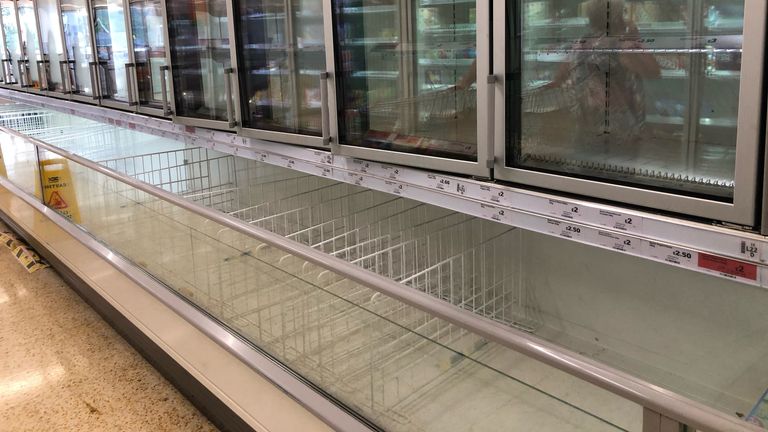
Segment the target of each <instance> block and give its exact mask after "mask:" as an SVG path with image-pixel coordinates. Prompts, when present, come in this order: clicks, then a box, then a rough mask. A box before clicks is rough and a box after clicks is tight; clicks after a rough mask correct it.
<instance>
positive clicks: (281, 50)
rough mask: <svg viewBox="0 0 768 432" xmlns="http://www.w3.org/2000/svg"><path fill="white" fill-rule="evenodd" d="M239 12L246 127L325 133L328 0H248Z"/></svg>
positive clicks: (308, 141)
mask: <svg viewBox="0 0 768 432" xmlns="http://www.w3.org/2000/svg"><path fill="white" fill-rule="evenodd" d="M237 13H238V18H237V27H238V28H237V36H238V38H239V44H238V46H239V48H240V49H239V50H238V51H239V52H238V54H239V55H238V70H239V71H240V78H241V80H240V81H241V83H242V92H243V94H242V95H241V100H242V103H243V106H242V111H243V114H244V115H243V127H244V128H247V129H258V130H262V131H272V132H284V133H288V134H301V135H310V136H313V137H320V136H321V134H322V112H321V111H322V104H323V100H322V92H321V88H320V85H321V74H322V73H324V72H326V66H325V62H326V58H325V39H324V29H323V5H322V2H319V1H317V0H285V1H277V2H276V1H274V0H272V1H267V0H243V1H240V2H239V7H238V10H237ZM246 133H247V131H246ZM253 135H254V136H257V137H264V138H268V137H269V136H270V135H269V134H258V133H253ZM295 139H298V140H299V141H301V140H300V139H299V137H297V138H295ZM313 142H317V140H314V141H313V140H311V139H307V140H306V141H305V142H304V143H306V144H312V143H313ZM299 143H302V142H299ZM320 144H322V143H320Z"/></svg>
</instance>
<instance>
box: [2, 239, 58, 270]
mask: <svg viewBox="0 0 768 432" xmlns="http://www.w3.org/2000/svg"><path fill="white" fill-rule="evenodd" d="M0 243H2V244H3V245H5V247H7V248H8V249H9V250H10V251H11V253H13V256H14V258H16V260H17V261H18V262H19V263H21V265H23V266H24V268H25V269H27V271H28V272H29V273H34V272H36V271H38V270H42V269H44V268H48V267H50V265H48V263H46V262H45V261H44V260H43V259H42V258H40V255H38V254H37V252H35V251H33V250H32V249H30V248H29V247H28V246H27V245H25V244H23V243H21V242H19V241H18V240H16V239H15V238H13V237H12V236H11V234H10V233H4V232H0Z"/></svg>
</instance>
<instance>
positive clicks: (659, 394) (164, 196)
mask: <svg viewBox="0 0 768 432" xmlns="http://www.w3.org/2000/svg"><path fill="white" fill-rule="evenodd" d="M0 132H3V133H7V134H9V135H13V136H15V137H18V138H21V139H24V140H27V141H28V142H30V143H32V144H34V145H35V146H36V147H37V148H39V149H44V150H47V151H50V152H52V153H55V154H57V155H59V156H61V157H64V158H66V159H69V160H71V161H73V162H75V163H77V164H79V165H82V166H84V167H86V168H88V169H91V170H93V171H96V172H98V173H100V174H103V175H105V176H107V177H110V178H112V179H115V180H117V181H119V182H121V183H123V184H126V185H128V186H131V187H133V188H136V189H138V190H140V191H142V192H144V193H147V194H149V195H152V196H154V197H156V198H159V199H161V200H163V201H166V202H168V203H171V204H173V205H175V206H178V207H180V208H182V209H184V210H187V211H189V212H191V213H194V214H196V215H198V216H201V217H204V218H207V219H210V220H212V221H214V222H216V223H218V224H220V225H222V226H224V227H226V228H229V229H232V230H233V231H236V232H238V233H241V234H244V235H247V236H250V237H252V238H254V239H256V240H259V241H260V242H263V243H266V244H268V245H271V246H273V247H276V248H278V249H281V250H283V251H284V252H287V253H289V254H292V255H294V256H297V257H300V258H302V259H304V260H306V261H308V262H311V263H313V264H315V265H317V266H319V267H322V268H325V269H327V270H329V271H332V272H334V273H337V274H339V275H341V276H344V277H345V278H347V279H349V280H352V281H354V282H357V283H359V284H362V285H363V286H365V287H368V288H370V289H372V290H374V291H377V292H379V293H382V294H384V295H386V296H389V297H391V298H394V299H396V300H399V301H401V302H403V303H405V304H408V305H410V306H413V307H415V308H417V309H419V310H421V311H423V312H426V313H429V314H431V315H433V316H435V317H438V318H441V319H443V320H445V321H447V322H450V323H452V324H454V325H457V326H459V327H461V328H463V329H465V330H468V331H470V332H473V333H475V334H477V335H479V336H482V337H484V338H486V339H489V340H491V341H494V342H496V343H498V344H500V345H502V346H504V347H506V348H509V349H511V350H513V351H516V352H518V353H521V354H523V355H525V356H528V357H530V358H533V359H535V360H538V361H540V362H542V363H544V364H546V365H549V366H552V367H554V368H556V369H559V370H561V371H563V372H566V373H568V374H570V375H572V376H574V377H577V378H579V379H581V380H583V381H586V382H588V383H591V384H593V385H596V386H598V387H600V388H602V389H604V390H607V391H609V392H611V393H613V394H615V395H617V396H619V397H622V398H624V399H626V400H629V401H631V402H634V403H636V404H638V405H641V406H642V407H643V408H644V410H645V415H644V418H661V419H666V420H667V421H673V422H675V423H676V424H680V425H687V426H688V427H691V428H693V429H694V430H699V431H702V432H708V431H711V432H720V431H744V430H746V431H754V432H758V431H762V430H763V429H761V428H759V427H757V426H754V425H750V424H748V423H746V422H744V421H742V420H740V419H738V418H735V417H731V416H728V415H726V414H724V413H722V412H720V411H717V410H715V409H713V408H710V407H707V406H705V405H703V404H701V403H699V402H696V401H693V400H690V399H687V398H684V397H682V396H680V395H678V394H675V393H673V392H671V391H669V390H666V389H663V388H661V387H659V386H656V385H653V384H651V383H648V382H646V381H643V380H641V379H638V378H636V377H633V376H631V375H629V374H627V373H624V372H622V371H619V370H617V369H614V368H612V367H609V366H605V365H603V364H600V363H598V362H596V361H594V360H591V359H589V358H587V357H584V356H582V355H579V354H576V353H574V352H571V351H569V350H566V349H564V348H562V347H559V346H557V345H555V344H552V343H549V342H546V341H543V340H540V339H538V338H536V337H534V336H531V335H529V334H527V333H525V332H523V331H521V330H517V329H514V328H511V327H508V326H505V325H503V324H500V323H497V322H495V321H492V320H490V319H487V318H483V317H480V316H478V315H476V314H474V313H472V312H470V311H467V310H464V309H461V308H459V307H457V306H454V305H452V304H449V303H447V302H443V301H440V300H436V299H435V298H434V297H432V296H430V295H428V294H426V293H422V292H420V291H416V290H414V289H412V288H409V287H406V286H405V285H402V284H399V283H397V282H395V281H393V280H391V279H388V278H385V277H383V276H380V275H378V274H375V273H372V272H369V271H366V270H363V269H361V268H360V267H358V266H356V265H355V264H353V263H350V262H348V261H345V260H342V259H339V258H336V257H333V256H329V255H328V254H326V253H323V252H320V251H318V250H315V249H313V248H311V247H308V246H305V245H303V244H299V243H295V242H292V241H290V240H288V239H286V238H285V237H283V236H280V235H278V234H274V233H272V232H270V231H267V230H265V229H262V228H258V227H255V226H252V225H249V224H247V223H245V222H243V221H241V220H240V219H237V218H234V217H232V216H229V215H226V214H224V213H221V212H219V211H217V210H215V209H212V208H208V207H203V206H200V205H197V204H194V203H192V202H190V201H187V200H186V199H185V198H183V197H181V196H179V195H176V194H173V193H171V192H166V191H165V190H162V189H160V188H155V187H153V186H150V185H148V184H147V183H144V182H142V181H140V180H137V179H135V178H132V177H129V176H127V175H124V174H121V173H119V172H116V171H113V170H111V169H109V168H106V167H104V166H101V165H99V164H97V163H95V162H93V161H90V160H88V159H85V158H83V157H81V156H78V155H75V154H73V153H70V152H68V151H66V150H63V149H61V148H58V147H56V146H53V145H50V144H47V143H45V142H42V141H40V140H38V139H35V138H31V137H28V136H26V135H24V134H22V133H19V132H16V131H14V130H10V129H6V128H2V127H0ZM653 424H654V422H644V432H645V431H648V432H650V431H652V430H653V431H657V430H658V429H656V428H654V427H653Z"/></svg>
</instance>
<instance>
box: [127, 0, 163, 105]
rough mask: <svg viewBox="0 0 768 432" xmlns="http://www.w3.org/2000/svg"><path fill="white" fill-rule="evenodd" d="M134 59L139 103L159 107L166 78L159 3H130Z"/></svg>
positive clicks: (152, 0)
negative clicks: (163, 70) (163, 71)
mask: <svg viewBox="0 0 768 432" xmlns="http://www.w3.org/2000/svg"><path fill="white" fill-rule="evenodd" d="M130 12H131V33H132V35H133V57H134V61H135V63H136V78H137V81H138V93H139V103H140V104H142V105H153V106H159V105H161V104H162V100H163V93H162V82H161V80H163V79H165V75H164V74H163V73H162V71H161V70H160V68H161V67H162V66H165V64H166V60H165V23H164V22H163V12H162V9H161V4H160V0H134V1H131V3H130Z"/></svg>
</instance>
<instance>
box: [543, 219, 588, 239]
mask: <svg viewBox="0 0 768 432" xmlns="http://www.w3.org/2000/svg"><path fill="white" fill-rule="evenodd" d="M547 227H548V228H549V232H550V233H551V234H554V235H557V236H560V237H565V238H568V239H571V240H583V238H584V236H585V235H586V228H584V227H581V226H578V225H574V224H569V223H567V222H560V221H558V220H554V219H547Z"/></svg>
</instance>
